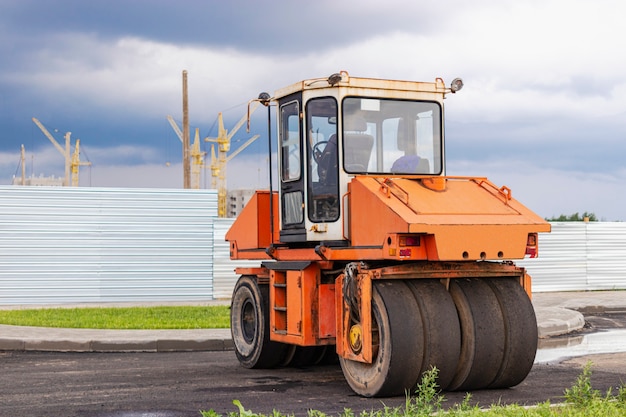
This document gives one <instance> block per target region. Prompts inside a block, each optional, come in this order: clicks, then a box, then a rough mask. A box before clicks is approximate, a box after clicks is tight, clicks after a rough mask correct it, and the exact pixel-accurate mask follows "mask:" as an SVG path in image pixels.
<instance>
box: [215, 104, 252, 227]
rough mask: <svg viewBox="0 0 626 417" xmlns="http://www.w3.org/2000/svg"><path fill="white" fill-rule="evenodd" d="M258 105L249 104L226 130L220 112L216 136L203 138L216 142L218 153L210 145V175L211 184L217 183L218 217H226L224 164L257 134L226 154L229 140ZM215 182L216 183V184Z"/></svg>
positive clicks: (228, 148) (228, 149)
mask: <svg viewBox="0 0 626 417" xmlns="http://www.w3.org/2000/svg"><path fill="white" fill-rule="evenodd" d="M258 106H259V103H258V102H253V103H252V104H251V105H250V110H249V112H248V114H246V115H244V116H243V117H242V118H241V119H240V120H239V121H238V122H237V124H235V126H233V128H232V129H231V130H230V132H229V131H227V130H226V129H225V128H224V119H223V118H222V113H219V114H218V115H217V120H218V131H217V137H216V138H210V137H207V138H204V140H205V141H206V142H214V143H217V149H218V154H217V156H216V155H215V145H211V177H212V186H213V188H215V186H216V185H217V214H218V216H219V217H226V164H227V163H228V162H229V161H230V160H231V159H233V158H234V157H235V156H237V155H238V154H239V153H240V152H241V151H243V150H244V149H245V148H246V147H247V146H249V145H250V144H251V143H252V142H254V141H255V140H256V139H257V138H258V137H259V135H254V136H253V137H251V138H250V139H248V140H247V141H246V142H244V143H243V144H242V145H241V146H240V147H239V148H238V149H237V150H236V151H235V152H233V153H232V154H230V155H228V152H229V151H230V141H231V139H232V137H233V136H234V135H235V133H237V131H238V130H239V129H240V128H241V126H243V124H244V123H245V122H246V121H247V120H248V118H249V117H250V115H251V114H252V113H253V112H254V111H255V110H256V109H257V107H258ZM216 183H217V184H216Z"/></svg>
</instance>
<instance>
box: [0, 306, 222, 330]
mask: <svg viewBox="0 0 626 417" xmlns="http://www.w3.org/2000/svg"><path fill="white" fill-rule="evenodd" d="M0 324H10V325H15V326H37V327H64V328H73V329H75V328H86V329H226V328H228V327H229V326H230V309H229V307H228V306H206V307H192V306H175V307H128V308H42V309H29V310H0Z"/></svg>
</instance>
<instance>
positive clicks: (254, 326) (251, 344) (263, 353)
mask: <svg viewBox="0 0 626 417" xmlns="http://www.w3.org/2000/svg"><path fill="white" fill-rule="evenodd" d="M230 329H231V335H232V338H233V344H234V345H235V354H236V355H237V359H238V360H239V363H241V365H243V366H244V367H246V368H273V367H275V366H277V365H278V364H279V363H280V362H281V360H282V359H283V357H284V354H285V350H286V348H287V345H285V344H283V343H278V342H272V341H270V326H269V289H268V286H267V285H258V283H257V281H256V278H255V277H253V276H247V275H244V276H242V277H241V278H239V280H238V281H237V284H236V285H235V289H234V290H233V297H232V301H231V309H230Z"/></svg>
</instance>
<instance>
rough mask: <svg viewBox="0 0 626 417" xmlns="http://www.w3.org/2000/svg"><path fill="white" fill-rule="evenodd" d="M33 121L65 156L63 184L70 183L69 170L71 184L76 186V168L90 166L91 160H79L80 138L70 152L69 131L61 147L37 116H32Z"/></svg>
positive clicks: (67, 184)
mask: <svg viewBox="0 0 626 417" xmlns="http://www.w3.org/2000/svg"><path fill="white" fill-rule="evenodd" d="M33 122H34V123H35V124H36V125H37V127H38V128H39V129H40V130H41V131H42V132H43V134H44V135H45V136H46V137H47V138H48V139H49V140H50V142H52V144H53V145H54V147H55V148H56V149H57V151H59V152H60V153H61V155H63V157H64V158H65V178H64V179H63V186H65V187H67V186H69V185H70V172H71V178H72V179H71V185H72V186H74V187H78V170H79V167H80V166H90V165H91V162H81V161H80V139H76V145H75V147H74V154H73V155H72V154H71V148H72V145H71V143H70V136H71V134H72V133H71V132H67V133H65V148H63V147H62V146H61V145H59V143H58V142H57V141H56V139H54V136H52V134H51V133H50V132H49V131H48V129H46V127H45V126H44V125H43V124H42V123H41V122H40V121H39V120H37V118H35V117H33Z"/></svg>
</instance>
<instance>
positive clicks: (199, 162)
mask: <svg viewBox="0 0 626 417" xmlns="http://www.w3.org/2000/svg"><path fill="white" fill-rule="evenodd" d="M167 121H168V122H170V126H172V129H173V130H174V132H175V133H176V136H178V139H180V141H181V143H182V142H183V132H182V131H181V130H180V128H179V127H178V125H177V124H176V121H175V120H174V118H173V117H172V116H167ZM189 148H190V149H189V156H190V157H191V188H193V189H199V188H200V172H201V171H202V168H204V165H205V164H204V155H206V152H203V151H201V150H200V130H199V129H198V128H196V136H195V137H194V140H193V143H192V144H191V145H190V146H189Z"/></svg>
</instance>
